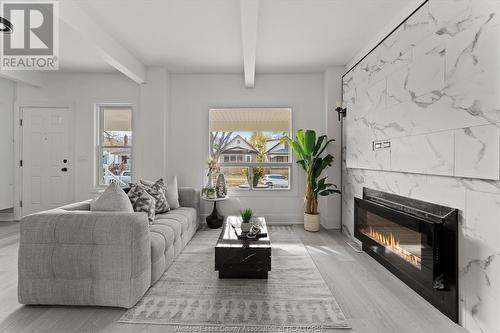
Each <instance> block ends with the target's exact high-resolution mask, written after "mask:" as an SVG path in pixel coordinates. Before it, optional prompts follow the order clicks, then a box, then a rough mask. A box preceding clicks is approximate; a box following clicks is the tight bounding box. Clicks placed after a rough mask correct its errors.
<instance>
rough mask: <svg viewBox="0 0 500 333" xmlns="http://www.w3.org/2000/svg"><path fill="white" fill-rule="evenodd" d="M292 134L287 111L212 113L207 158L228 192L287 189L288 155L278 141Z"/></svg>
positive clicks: (289, 156)
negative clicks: (224, 180)
mask: <svg viewBox="0 0 500 333" xmlns="http://www.w3.org/2000/svg"><path fill="white" fill-rule="evenodd" d="M291 131H292V129H291V110H290V109H289V108H241V109H211V110H210V111H209V133H210V146H209V153H210V158H211V159H214V160H217V161H218V163H219V165H220V169H221V172H222V173H223V174H224V176H225V178H226V183H227V186H228V188H229V189H233V190H234V189H239V190H283V189H290V185H291V182H290V168H291V155H290V153H291V151H290V147H289V146H288V144H286V143H283V142H281V139H282V138H283V136H286V135H290V133H291ZM214 177H215V176H214ZM214 183H215V182H214Z"/></svg>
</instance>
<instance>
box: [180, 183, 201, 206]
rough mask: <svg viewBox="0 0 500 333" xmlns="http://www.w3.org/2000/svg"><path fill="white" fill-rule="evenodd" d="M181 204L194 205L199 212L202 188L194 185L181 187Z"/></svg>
mask: <svg viewBox="0 0 500 333" xmlns="http://www.w3.org/2000/svg"><path fill="white" fill-rule="evenodd" d="M179 204H180V205H181V207H192V208H195V209H196V211H198V212H199V209H200V190H198V189H195V188H193V187H180V188H179Z"/></svg>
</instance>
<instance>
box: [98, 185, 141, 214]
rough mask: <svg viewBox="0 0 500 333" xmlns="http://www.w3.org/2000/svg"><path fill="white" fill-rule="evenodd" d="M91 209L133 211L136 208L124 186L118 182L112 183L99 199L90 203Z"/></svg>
mask: <svg viewBox="0 0 500 333" xmlns="http://www.w3.org/2000/svg"><path fill="white" fill-rule="evenodd" d="M90 210H92V211H111V212H128V213H132V212H133V211H134V208H133V207H132V204H131V203H130V199H129V198H128V197H127V194H126V193H125V192H124V191H123V190H122V188H121V187H120V186H119V185H118V184H116V183H111V184H109V186H108V187H107V188H106V190H104V192H103V193H102V194H101V195H100V196H99V197H98V198H97V199H95V200H94V201H92V202H91V203H90Z"/></svg>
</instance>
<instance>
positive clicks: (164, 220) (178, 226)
mask: <svg viewBox="0 0 500 333" xmlns="http://www.w3.org/2000/svg"><path fill="white" fill-rule="evenodd" d="M165 215H166V214H160V215H158V216H156V219H155V222H154V224H153V225H157V224H162V225H166V226H169V227H170V228H172V230H173V231H174V232H175V237H176V238H180V237H181V236H182V234H183V233H184V231H185V230H186V229H185V228H183V225H182V223H181V222H179V221H177V220H174V219H170V218H168V216H165Z"/></svg>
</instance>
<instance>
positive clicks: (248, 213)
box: [241, 208, 253, 232]
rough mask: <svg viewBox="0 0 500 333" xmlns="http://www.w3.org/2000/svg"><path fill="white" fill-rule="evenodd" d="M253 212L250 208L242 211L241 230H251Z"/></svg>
mask: <svg viewBox="0 0 500 333" xmlns="http://www.w3.org/2000/svg"><path fill="white" fill-rule="evenodd" d="M252 216H253V212H252V210H251V209H250V208H246V209H244V210H243V211H241V231H242V232H248V231H250V227H251V226H250V220H251V219H252Z"/></svg>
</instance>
